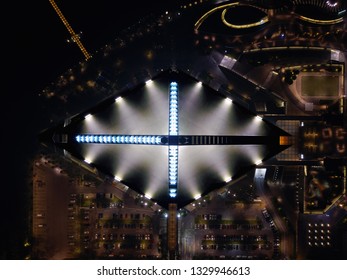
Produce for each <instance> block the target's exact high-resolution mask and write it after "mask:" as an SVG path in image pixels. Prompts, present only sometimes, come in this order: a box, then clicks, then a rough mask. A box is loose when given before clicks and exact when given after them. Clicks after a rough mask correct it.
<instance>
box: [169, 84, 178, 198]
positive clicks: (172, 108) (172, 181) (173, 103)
mask: <svg viewBox="0 0 347 280" xmlns="http://www.w3.org/2000/svg"><path fill="white" fill-rule="evenodd" d="M170 136H178V86H177V83H176V82H171V83H170V88H169V137H170ZM168 177H169V196H170V197H171V198H175V197H176V195H177V185H178V146H177V145H175V146H173V145H170V144H169V173H168Z"/></svg>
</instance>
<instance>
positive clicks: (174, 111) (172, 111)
mask: <svg viewBox="0 0 347 280" xmlns="http://www.w3.org/2000/svg"><path fill="white" fill-rule="evenodd" d="M169 135H178V89H177V83H176V82H171V83H170V96H169Z"/></svg>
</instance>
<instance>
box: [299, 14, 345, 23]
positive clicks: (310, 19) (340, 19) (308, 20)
mask: <svg viewBox="0 0 347 280" xmlns="http://www.w3.org/2000/svg"><path fill="white" fill-rule="evenodd" d="M298 17H299V19H301V20H303V21H307V22H309V23H315V24H321V25H329V24H337V23H340V22H343V17H340V18H337V19H330V20H328V19H327V20H320V19H314V18H309V17H305V16H301V15H298Z"/></svg>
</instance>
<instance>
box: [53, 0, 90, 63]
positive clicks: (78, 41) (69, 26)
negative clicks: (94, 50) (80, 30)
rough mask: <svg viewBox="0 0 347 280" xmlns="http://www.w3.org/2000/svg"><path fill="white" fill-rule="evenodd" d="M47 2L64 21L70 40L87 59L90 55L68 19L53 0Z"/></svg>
mask: <svg viewBox="0 0 347 280" xmlns="http://www.w3.org/2000/svg"><path fill="white" fill-rule="evenodd" d="M49 2H50V3H51V5H52V6H53V8H54V10H55V11H56V13H57V14H58V16H59V17H60V19H61V21H62V22H63V23H64V25H65V27H66V28H67V30H68V31H69V33H70V34H71V39H72V41H73V42H75V43H76V44H77V46H78V47H79V48H80V50H81V51H82V53H83V55H84V57H85V59H86V60H89V59H90V58H91V57H92V56H91V55H90V54H89V53H88V52H87V50H86V48H85V47H84V46H83V44H82V42H81V40H80V37H79V35H78V34H76V33H75V31H74V30H73V29H72V27H71V25H70V24H69V23H68V21H67V20H66V18H65V17H64V15H63V13H62V12H61V11H60V9H59V7H58V6H57V4H56V3H55V1H54V0H49Z"/></svg>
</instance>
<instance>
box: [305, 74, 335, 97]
mask: <svg viewBox="0 0 347 280" xmlns="http://www.w3.org/2000/svg"><path fill="white" fill-rule="evenodd" d="M301 95H302V96H310V97H315V96H317V97H318V96H326V97H329V96H338V95H339V76H303V77H302V78H301Z"/></svg>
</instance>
